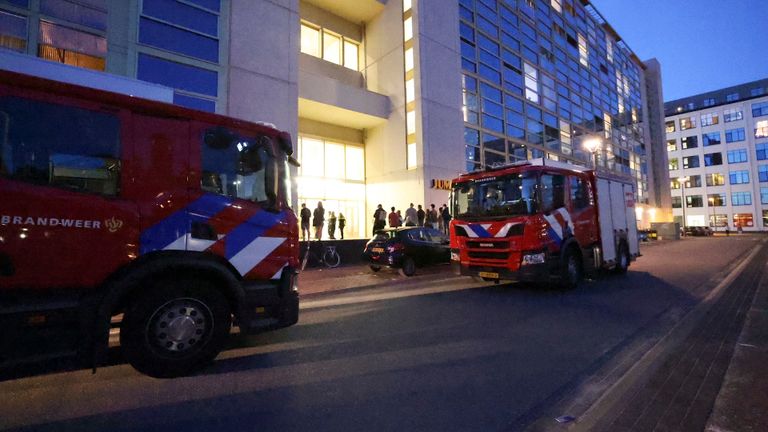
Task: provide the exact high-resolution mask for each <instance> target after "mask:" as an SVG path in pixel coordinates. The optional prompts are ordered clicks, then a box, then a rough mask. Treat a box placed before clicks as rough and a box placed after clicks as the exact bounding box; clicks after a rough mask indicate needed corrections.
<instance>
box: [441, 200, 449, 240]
mask: <svg viewBox="0 0 768 432" xmlns="http://www.w3.org/2000/svg"><path fill="white" fill-rule="evenodd" d="M441 216H442V218H443V234H446V235H447V234H449V231H450V229H451V212H449V211H448V204H443V214H442V215H441Z"/></svg>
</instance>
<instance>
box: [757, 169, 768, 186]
mask: <svg viewBox="0 0 768 432" xmlns="http://www.w3.org/2000/svg"><path fill="white" fill-rule="evenodd" d="M757 178H758V180H759V181H760V183H765V182H768V165H758V166H757Z"/></svg>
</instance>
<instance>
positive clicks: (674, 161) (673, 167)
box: [669, 158, 680, 171]
mask: <svg viewBox="0 0 768 432" xmlns="http://www.w3.org/2000/svg"><path fill="white" fill-rule="evenodd" d="M679 168H680V166H679V162H678V159H677V158H670V159H669V170H670V171H672V170H676V169H679Z"/></svg>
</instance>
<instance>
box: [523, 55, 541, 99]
mask: <svg viewBox="0 0 768 432" xmlns="http://www.w3.org/2000/svg"><path fill="white" fill-rule="evenodd" d="M523 67H524V70H525V98H526V99H528V100H529V101H531V102H533V103H538V102H539V78H538V77H539V72H538V70H536V68H535V67H533V66H532V65H530V64H529V63H528V62H523Z"/></svg>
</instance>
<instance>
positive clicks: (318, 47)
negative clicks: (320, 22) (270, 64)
mask: <svg viewBox="0 0 768 432" xmlns="http://www.w3.org/2000/svg"><path fill="white" fill-rule="evenodd" d="M300 50H301V52H303V53H304V54H307V55H311V56H313V57H317V58H321V59H323V60H325V61H328V62H331V63H334V64H337V65H340V66H344V67H346V68H348V69H352V70H355V71H357V70H360V64H359V61H360V60H359V59H360V43H359V42H357V41H354V40H352V39H349V38H347V37H344V36H341V35H339V34H336V33H333V32H331V31H329V30H326V29H324V28H322V27H320V26H316V25H314V24H311V23H308V22H302V23H301V47H300Z"/></svg>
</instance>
